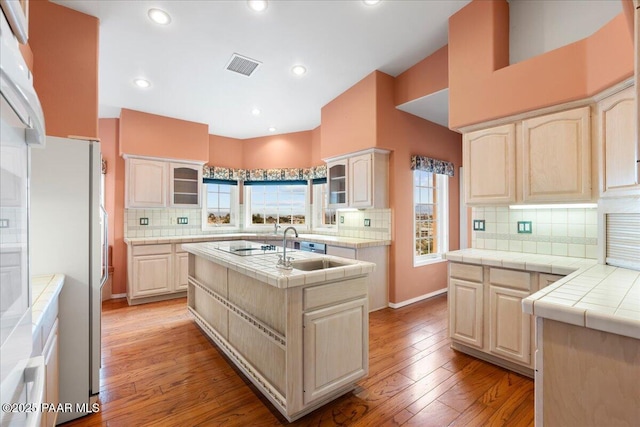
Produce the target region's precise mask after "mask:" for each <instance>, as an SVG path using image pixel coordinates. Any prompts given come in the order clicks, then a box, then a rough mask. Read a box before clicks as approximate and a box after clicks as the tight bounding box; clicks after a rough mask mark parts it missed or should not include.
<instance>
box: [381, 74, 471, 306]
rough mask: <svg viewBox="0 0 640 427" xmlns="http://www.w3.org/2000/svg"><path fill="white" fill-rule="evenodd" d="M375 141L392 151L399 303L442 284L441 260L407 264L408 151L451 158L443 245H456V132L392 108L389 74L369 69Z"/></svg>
mask: <svg viewBox="0 0 640 427" xmlns="http://www.w3.org/2000/svg"><path fill="white" fill-rule="evenodd" d="M375 76H376V77H375V78H376V87H377V109H378V127H377V135H378V138H377V146H378V147H383V148H388V149H391V150H393V152H392V154H391V157H390V162H389V177H390V181H389V188H390V192H389V193H390V198H389V200H390V207H391V209H392V210H393V219H392V223H393V226H392V245H391V251H390V257H389V258H390V259H389V272H390V273H389V300H390V301H391V302H392V303H400V302H403V301H407V300H410V299H412V298H416V297H420V296H422V295H426V294H429V293H432V292H435V291H438V290H441V289H444V288H446V287H447V263H446V262H442V263H437V264H431V265H427V266H422V267H415V268H414V267H413V250H414V241H413V191H412V188H413V172H412V171H411V155H413V154H416V155H422V156H428V157H433V158H436V159H440V160H446V161H450V162H453V163H454V165H455V170H456V174H455V176H453V177H452V178H450V179H449V250H455V249H458V248H459V241H460V233H459V230H460V214H459V212H460V195H459V193H460V191H459V188H460V182H459V178H458V174H457V170H458V168H459V167H460V166H461V165H462V137H461V135H460V134H458V133H456V132H452V131H450V130H449V129H447V128H444V127H442V126H439V125H437V124H435V123H432V122H429V121H427V120H423V119H421V118H419V117H416V116H414V115H412V114H408V113H405V112H403V111H400V110H398V109H396V108H395V101H394V84H395V82H394V78H393V77H391V76H389V75H387V74H384V73H381V72H376V73H375Z"/></svg>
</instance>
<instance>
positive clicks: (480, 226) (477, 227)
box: [473, 219, 484, 231]
mask: <svg viewBox="0 0 640 427" xmlns="http://www.w3.org/2000/svg"><path fill="white" fill-rule="evenodd" d="M473 231H484V219H474V220H473Z"/></svg>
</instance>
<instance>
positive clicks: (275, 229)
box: [273, 222, 280, 234]
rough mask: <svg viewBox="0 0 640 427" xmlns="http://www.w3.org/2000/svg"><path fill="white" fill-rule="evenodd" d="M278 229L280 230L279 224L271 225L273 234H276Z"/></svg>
mask: <svg viewBox="0 0 640 427" xmlns="http://www.w3.org/2000/svg"><path fill="white" fill-rule="evenodd" d="M278 228H280V224H278V223H277V222H274V223H273V234H278Z"/></svg>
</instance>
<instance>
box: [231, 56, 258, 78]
mask: <svg viewBox="0 0 640 427" xmlns="http://www.w3.org/2000/svg"><path fill="white" fill-rule="evenodd" d="M260 64H261V62H259V61H256V60H255V59H251V58H247V57H246V56H242V55H238V54H237V53H234V54H233V55H232V56H231V59H230V60H229V63H228V64H227V70H229V71H233V72H234V73H238V74H242V75H243V76H246V77H250V76H251V74H253V72H254V71H256V70H257V69H258V67H259V66H260Z"/></svg>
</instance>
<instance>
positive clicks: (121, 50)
mask: <svg viewBox="0 0 640 427" xmlns="http://www.w3.org/2000/svg"><path fill="white" fill-rule="evenodd" d="M55 3H58V4H61V5H64V6H67V7H70V8H72V9H75V10H78V11H80V12H84V13H87V14H89V15H92V16H96V17H98V18H99V19H100V67H99V72H100V75H99V104H100V111H99V115H100V117H101V118H107V117H118V116H119V114H120V108H123V107H124V108H129V109H133V110H139V111H144V112H148V113H153V114H160V115H164V116H170V117H175V118H179V119H184V120H191V121H195V122H200V123H207V124H209V133H211V134H215V135H222V136H228V137H233V138H243V139H244V138H252V137H258V136H265V135H268V134H270V132H269V131H268V128H269V127H270V126H274V127H275V128H276V131H275V133H278V134H280V133H288V132H296V131H302V130H310V129H314V128H315V127H317V126H318V125H320V109H321V108H322V106H324V105H325V104H327V103H328V102H329V101H331V100H332V99H334V98H335V97H337V96H338V95H340V94H341V93H342V92H344V91H345V90H346V89H348V88H349V87H351V86H353V85H354V84H355V83H356V82H358V81H359V80H361V79H362V78H364V77H365V76H367V75H368V74H369V73H371V72H373V71H374V70H380V71H383V72H385V73H388V74H390V75H392V76H397V75H398V74H400V73H402V72H403V71H405V70H406V69H408V68H410V67H411V66H413V65H414V64H416V63H417V62H419V61H420V60H422V59H423V58H425V57H427V56H429V55H430V54H432V53H433V52H435V51H436V50H437V49H439V48H441V47H442V46H444V45H446V44H447V29H448V24H447V23H448V18H449V16H451V15H452V14H454V13H455V12H456V11H458V10H459V9H461V8H462V7H463V6H465V5H466V4H467V3H469V1H468V0H442V1H439V0H406V1H405V0H383V1H382V2H381V3H379V4H378V5H375V6H367V5H365V4H364V3H363V2H362V1H359V0H348V1H338V0H323V1H312V0H305V1H302V0H299V1H294V0H286V1H285V0H280V1H276V0H271V1H269V6H268V8H267V9H266V11H264V12H261V13H256V12H253V11H252V10H250V9H249V8H248V6H247V2H246V1H244V0H233V1H144V0H142V1H101V0H94V1H83V0H60V1H55ZM152 7H155V8H160V9H163V10H165V11H167V12H169V14H170V15H171V18H172V21H171V23H170V24H169V25H167V26H159V25H157V24H154V23H153V22H152V21H150V20H149V18H148V17H147V11H148V9H150V8H152ZM233 53H238V54H240V55H244V56H247V57H249V58H252V59H255V60H258V61H260V62H262V65H261V66H260V67H259V68H258V70H257V71H256V72H255V73H254V75H253V76H252V77H249V78H247V77H244V76H241V75H238V74H234V73H231V72H229V71H226V70H225V66H226V65H227V63H228V61H229V59H230V57H231V55H232V54H233ZM297 63H300V64H304V65H305V66H306V67H307V69H308V72H307V74H306V75H305V76H303V77H297V76H294V75H293V74H292V73H291V71H290V69H291V66H293V65H294V64H297ZM137 77H143V78H146V79H148V80H149V81H150V82H151V84H152V86H151V87H150V88H148V89H139V88H137V87H135V86H134V85H133V80H134V79H135V78H137ZM253 108H259V109H260V110H261V111H262V113H261V115H260V116H258V117H256V116H253V115H252V114H251V110H252V109H253Z"/></svg>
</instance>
